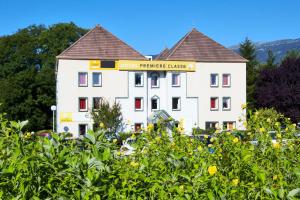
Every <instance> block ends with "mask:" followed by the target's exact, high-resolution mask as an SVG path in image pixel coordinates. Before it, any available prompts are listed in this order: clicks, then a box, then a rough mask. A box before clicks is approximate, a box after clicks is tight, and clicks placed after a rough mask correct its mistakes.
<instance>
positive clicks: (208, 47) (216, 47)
mask: <svg viewBox="0 0 300 200" xmlns="http://www.w3.org/2000/svg"><path fill="white" fill-rule="evenodd" d="M161 59H162V60H186V61H200V62H201V61H202V62H247V60H246V59H244V58H243V57H241V56H240V55H238V54H237V53H235V52H233V51H232V50H230V49H227V48H226V47H224V46H222V45H221V44H219V43H217V42H216V41H214V40H212V39H211V38H209V37H207V36H206V35H204V34H202V33H200V32H199V31H198V30H196V29H193V30H192V31H190V32H189V33H187V34H186V35H185V36H184V37H183V38H182V39H181V40H179V41H178V42H177V43H176V44H175V45H174V46H173V47H172V48H171V49H170V50H169V52H168V53H166V54H165V56H164V57H161Z"/></svg>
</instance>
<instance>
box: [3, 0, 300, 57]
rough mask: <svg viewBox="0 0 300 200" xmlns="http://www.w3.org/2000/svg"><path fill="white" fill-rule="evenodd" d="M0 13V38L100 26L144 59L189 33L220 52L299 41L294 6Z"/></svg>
mask: <svg viewBox="0 0 300 200" xmlns="http://www.w3.org/2000/svg"><path fill="white" fill-rule="evenodd" d="M0 10H1V12H0V35H8V34H12V33H14V32H16V31H17V30H18V29H19V28H24V27H27V26H28V25H31V24H45V25H51V24H54V23H59V22H70V21H73V22H74V23H75V24H77V25H78V26H81V27H84V28H92V27H94V26H95V25H96V24H100V25H102V26H103V27H104V28H106V29H108V30H109V31H111V32H112V33H113V34H115V35H116V36H118V37H119V38H121V39H122V40H124V41H125V42H126V43H128V44H130V45H131V46H133V47H134V48H135V49H137V50H138V51H140V52H141V53H143V54H155V53H158V52H159V51H160V50H162V49H163V48H165V47H171V46H172V45H173V44H174V43H175V42H176V41H178V40H179V39H180V38H181V37H182V36H183V35H185V33H186V32H188V31H190V30H191V29H192V28H193V27H195V28H197V29H198V30H199V31H201V32H203V33H204V34H206V35H208V36H210V37H211V38H213V39H215V40H216V41H217V42H220V43H221V44H223V45H225V46H230V45H234V44H238V43H240V42H241V41H242V40H244V39H245V37H249V38H250V39H251V40H253V41H271V40H276V39H286V38H300V21H299V19H300V12H299V10H300V1H299V0H252V1H250V0H248V1H243V0H206V1H204V0H170V1H168V0H164V1H163V0H152V1H151V0H147V1H144V0H72V1H71V0H68V1H67V0H65V1H64V0H52V1H50V0H49V1H47V0H26V1H25V0H24V1H23V0H19V1H17V0H0Z"/></svg>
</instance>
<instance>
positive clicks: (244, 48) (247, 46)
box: [239, 38, 258, 109]
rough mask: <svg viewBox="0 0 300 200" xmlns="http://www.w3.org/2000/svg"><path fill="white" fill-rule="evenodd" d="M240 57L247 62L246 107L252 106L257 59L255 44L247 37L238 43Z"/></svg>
mask: <svg viewBox="0 0 300 200" xmlns="http://www.w3.org/2000/svg"><path fill="white" fill-rule="evenodd" d="M239 51H240V54H241V56H242V57H244V58H246V59H247V60H248V62H247V105H248V108H250V109H251V108H254V105H255V99H254V91H255V81H256V78H257V70H258V69H257V68H258V61H257V60H256V53H255V46H254V44H253V43H252V41H251V40H249V39H248V38H246V39H245V41H244V42H242V43H241V44H240V48H239Z"/></svg>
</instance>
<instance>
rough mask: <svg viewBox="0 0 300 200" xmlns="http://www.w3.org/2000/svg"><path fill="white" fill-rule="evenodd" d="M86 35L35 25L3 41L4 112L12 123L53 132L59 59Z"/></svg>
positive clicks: (0, 98)
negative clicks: (56, 75)
mask: <svg viewBox="0 0 300 200" xmlns="http://www.w3.org/2000/svg"><path fill="white" fill-rule="evenodd" d="M86 31H87V30H85V29H82V28H79V27H77V26H76V25H75V24H73V23H61V24H55V25H52V26H50V27H45V26H44V25H38V26H37V25H32V26H29V27H27V28H24V29H20V30H18V31H17V32H16V33H15V34H12V35H9V36H2V37H0V91H1V92H0V103H2V105H1V106H0V112H6V113H7V116H8V117H9V119H10V120H20V121H22V120H27V119H28V120H29V123H28V125H27V126H26V129H29V130H33V131H36V130H40V129H49V128H51V126H52V120H51V118H52V113H51V111H50V106H51V105H53V104H55V64H56V58H55V56H57V55H58V54H60V53H61V52H62V51H63V50H64V49H66V48H67V47H68V46H70V45H71V44H72V43H73V42H75V41H76V40H77V39H79V37H81V36H82V35H83V34H84V33H86Z"/></svg>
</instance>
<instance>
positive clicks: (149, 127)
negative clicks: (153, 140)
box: [147, 124, 154, 132]
mask: <svg viewBox="0 0 300 200" xmlns="http://www.w3.org/2000/svg"><path fill="white" fill-rule="evenodd" d="M147 130H148V131H149V132H150V131H153V130H154V125H153V124H148V126H147Z"/></svg>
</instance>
